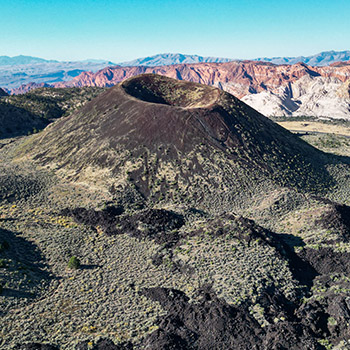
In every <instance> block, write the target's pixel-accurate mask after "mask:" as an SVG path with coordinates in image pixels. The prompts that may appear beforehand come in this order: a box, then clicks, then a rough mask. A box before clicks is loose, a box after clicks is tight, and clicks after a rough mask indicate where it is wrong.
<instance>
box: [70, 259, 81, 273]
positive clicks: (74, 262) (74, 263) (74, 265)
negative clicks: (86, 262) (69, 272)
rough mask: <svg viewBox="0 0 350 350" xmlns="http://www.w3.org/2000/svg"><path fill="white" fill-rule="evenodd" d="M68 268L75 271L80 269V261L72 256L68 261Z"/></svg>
mask: <svg viewBox="0 0 350 350" xmlns="http://www.w3.org/2000/svg"><path fill="white" fill-rule="evenodd" d="M68 267H69V268H70V269H73V270H76V269H79V267H80V260H79V259H78V258H77V257H76V256H72V257H71V258H70V259H69V261H68Z"/></svg>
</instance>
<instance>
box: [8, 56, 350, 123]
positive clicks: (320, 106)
mask: <svg viewBox="0 0 350 350" xmlns="http://www.w3.org/2000/svg"><path fill="white" fill-rule="evenodd" d="M143 73H153V74H159V75H164V76H168V77H171V78H175V79H178V80H186V81H192V82H196V83H201V84H205V85H210V86H214V87H219V88H220V89H222V90H224V91H227V92H229V93H231V94H233V95H235V96H237V97H238V98H241V99H243V101H244V102H246V103H247V104H249V105H250V106H252V107H253V108H255V109H257V110H258V111H260V112H261V113H263V114H265V115H268V116H282V115H286V116H288V115H309V116H323V117H332V118H334V117H336V118H350V111H349V109H350V95H349V85H348V79H349V78H350V63H347V62H343V63H341V64H334V65H331V66H326V67H311V66H308V65H306V64H304V63H298V64H294V65H275V64H272V63H269V62H256V61H232V62H225V63H197V64H178V65H170V66H158V67H146V66H135V67H120V66H115V67H108V68H104V69H102V70H100V71H98V72H96V73H91V72H83V73H81V74H80V75H79V76H77V77H75V78H74V79H72V80H71V81H67V82H59V83H55V84H52V86H53V87H59V88H63V87H83V86H98V87H111V86H113V85H116V84H117V83H119V82H121V81H123V80H125V79H127V78H130V77H133V76H136V75H138V74H143ZM35 87H36V86H35V85H34V86H33V85H28V86H22V87H21V90H14V91H13V92H14V93H20V92H25V91H26V90H29V89H31V88H35ZM38 87H40V86H38Z"/></svg>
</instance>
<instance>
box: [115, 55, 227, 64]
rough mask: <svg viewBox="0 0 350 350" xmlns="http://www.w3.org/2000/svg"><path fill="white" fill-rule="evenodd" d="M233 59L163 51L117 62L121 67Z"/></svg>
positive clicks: (219, 61)
mask: <svg viewBox="0 0 350 350" xmlns="http://www.w3.org/2000/svg"><path fill="white" fill-rule="evenodd" d="M230 61H234V59H232V58H220V57H203V56H198V55H184V54H181V53H163V54H159V55H154V56H150V57H142V58H137V59H136V60H132V61H127V62H122V63H119V64H118V65H119V66H122V67H132V66H148V67H155V66H169V65H173V64H182V63H184V64H185V63H187V64H193V63H222V62H230Z"/></svg>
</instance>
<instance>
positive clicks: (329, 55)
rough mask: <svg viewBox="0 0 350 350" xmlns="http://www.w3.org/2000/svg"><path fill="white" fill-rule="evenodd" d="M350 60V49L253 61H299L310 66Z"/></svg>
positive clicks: (275, 62) (288, 62)
mask: <svg viewBox="0 0 350 350" xmlns="http://www.w3.org/2000/svg"><path fill="white" fill-rule="evenodd" d="M349 60H350V51H349V50H347V51H324V52H320V53H318V54H316V55H312V56H306V57H305V56H298V57H272V58H268V57H264V58H262V57H260V58H256V59H254V60H253V61H264V62H271V63H274V64H295V63H298V62H302V63H306V64H308V65H310V66H328V65H330V64H333V63H335V62H344V61H349Z"/></svg>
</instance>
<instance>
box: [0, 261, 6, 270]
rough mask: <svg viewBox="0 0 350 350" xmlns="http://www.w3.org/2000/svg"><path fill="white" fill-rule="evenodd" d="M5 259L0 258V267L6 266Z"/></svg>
mask: <svg viewBox="0 0 350 350" xmlns="http://www.w3.org/2000/svg"><path fill="white" fill-rule="evenodd" d="M6 266H7V265H6V260H5V259H0V268H2V267H6Z"/></svg>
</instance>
